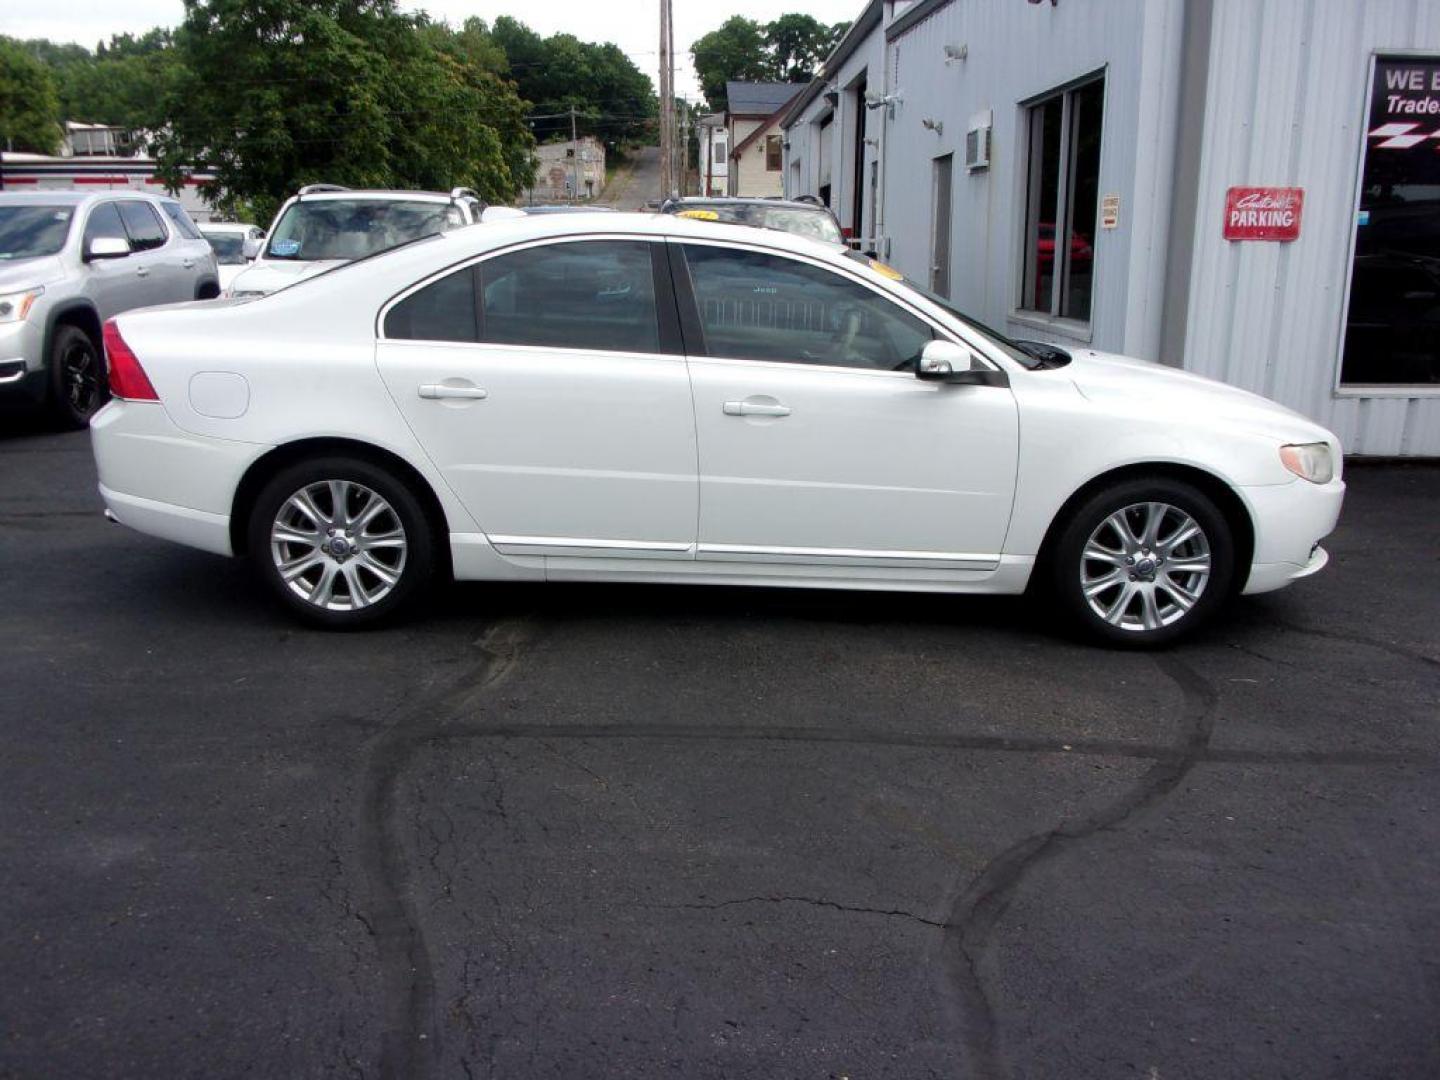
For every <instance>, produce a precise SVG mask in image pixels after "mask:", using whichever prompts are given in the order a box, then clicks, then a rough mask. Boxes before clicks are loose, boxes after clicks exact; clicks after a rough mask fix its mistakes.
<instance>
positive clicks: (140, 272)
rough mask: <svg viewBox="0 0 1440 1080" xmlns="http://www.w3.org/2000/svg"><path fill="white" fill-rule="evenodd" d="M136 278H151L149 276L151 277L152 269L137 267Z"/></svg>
mask: <svg viewBox="0 0 1440 1080" xmlns="http://www.w3.org/2000/svg"><path fill="white" fill-rule="evenodd" d="M135 276H136V277H149V276H150V268H149V267H148V266H137V267H136V268H135Z"/></svg>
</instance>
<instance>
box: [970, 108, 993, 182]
mask: <svg viewBox="0 0 1440 1080" xmlns="http://www.w3.org/2000/svg"><path fill="white" fill-rule="evenodd" d="M990 127H991V123H990V110H989V109H986V110H985V111H984V112H981V113H976V114H975V115H974V116H972V117H971V118H970V126H969V127H968V128H967V129H966V131H965V170H966V171H967V172H978V171H979V170H980V169H988V168H989V167H990Z"/></svg>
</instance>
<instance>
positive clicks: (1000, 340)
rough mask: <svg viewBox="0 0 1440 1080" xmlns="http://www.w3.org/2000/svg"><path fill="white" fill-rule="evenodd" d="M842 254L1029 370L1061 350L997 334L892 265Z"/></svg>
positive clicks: (1043, 364)
mask: <svg viewBox="0 0 1440 1080" xmlns="http://www.w3.org/2000/svg"><path fill="white" fill-rule="evenodd" d="M845 254H846V255H847V256H848V257H849V258H851V259H854V260H855V261H856V262H860V263H864V264H865V265H866V266H868V267H870V268H871V269H872V270H875V271H876V272H877V273H879V274H881V275H882V276H884V277H886V278H888V279H889V280H891V281H894V282H896V283H897V284H899V285H902V286H904V287H905V288H906V289H908V290H909V291H910V292H913V293H916V294H918V295H920V296H923V297H924V298H925V299H926V300H929V301H930V302H931V303H932V304H934V305H935V306H936V307H938V308H941V309H943V310H944V311H945V313H946V314H948V315H950V316H952V317H953V318H956V319H958V320H960V322H962V323H964V324H965V325H966V326H968V327H970V329H972V330H977V331H979V332H980V333H982V334H984V335H985V336H986V337H987V338H989V339H990V340H991V341H993V342H994V343H995V344H996V345H998V346H999V347H1000V348H1001V349H1003V350H1005V354H1006V355H1007V356H1009V357H1010V359H1012V360H1014V361H1015V362H1016V363H1017V364H1021V365H1023V366H1025V367H1027V368H1032V369H1033V368H1039V367H1045V366H1050V365H1048V360H1049V357H1050V355H1051V354H1052V353H1056V352H1060V350H1058V349H1055V348H1054V347H1053V346H1050V345H1041V344H1040V343H1038V342H1024V343H1022V342H1019V341H1013V340H1011V339H1010V338H1008V337H1006V336H1005V335H1004V334H1002V333H1000V331H998V330H992V329H990V327H988V326H986V325H985V324H984V323H982V322H980V321H979V320H977V319H973V318H971V317H970V316H969V315H966V314H965V312H963V311H961V310H960V309H959V308H957V307H956V306H955V305H954V304H952V303H951V302H950V301H949V300H947V299H946V298H945V297H943V296H941V295H940V294H939V293H935V292H931V291H930V290H929V289H927V288H925V287H924V286H923V285H917V284H915V282H913V281H911V280H910V279H909V278H907V277H903V276H902V275H901V274H900V273H899V272H898V271H896V270H895V269H893V268H892V267H889V266H885V265H884V264H883V263H877V262H876V261H875V260H874V259H872V258H870V257H869V256H866V255H862V254H860V253H859V252H858V251H847V252H846V253H845ZM1062 355H1063V354H1062ZM1067 359H1068V357H1067Z"/></svg>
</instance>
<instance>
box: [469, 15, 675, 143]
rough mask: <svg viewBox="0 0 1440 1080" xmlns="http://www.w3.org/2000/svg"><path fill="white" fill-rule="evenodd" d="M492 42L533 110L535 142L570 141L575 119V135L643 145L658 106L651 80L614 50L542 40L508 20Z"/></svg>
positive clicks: (571, 40)
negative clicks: (573, 113)
mask: <svg viewBox="0 0 1440 1080" xmlns="http://www.w3.org/2000/svg"><path fill="white" fill-rule="evenodd" d="M490 34H491V38H492V40H493V41H494V42H495V44H496V45H497V46H499V47H500V48H501V49H502V50H503V51H504V53H505V56H506V58H507V60H508V65H509V72H510V77H511V78H513V79H514V80H515V85H516V88H517V89H518V90H519V92H520V95H521V96H522V97H524V98H525V99H526V100H527V101H529V102H530V103H531V105H532V109H531V112H532V113H534V114H537V116H538V117H543V119H536V120H535V121H534V131H535V137H536V138H537V139H538V140H539V141H541V142H545V141H547V140H548V139H551V138H565V139H568V138H569V137H570V118H569V117H568V116H563V117H562V116H553V115H550V114H556V113H568V112H569V110H570V109H571V108H572V107H573V108H575V109H576V110H577V111H578V113H579V115H578V117H577V119H576V125H575V126H576V130H577V131H578V132H579V134H581V135H594V136H596V137H598V138H599V139H601V140H603V141H604V142H606V143H607V144H610V145H612V146H620V145H623V144H625V143H628V142H637V141H641V140H642V139H648V138H650V137H651V136H652V134H653V131H654V121H655V117H656V115H657V113H658V111H659V106H658V103H657V100H656V97H655V88H654V86H653V84H652V83H651V82H650V77H649V76H648V75H646V74H645V73H644V72H642V71H641V70H640V69H639V68H637V67H636V66H635V65H634V64H633V63H632V62H631V60H630V58H629V57H628V56H626V55H625V53H624V52H623V51H621V49H620V48H619V47H618V46H616V45H613V44H609V43H606V44H597V43H592V42H585V41H581V40H580V39H579V38H577V37H575V36H574V35H573V34H553V35H551V36H550V37H548V38H542V37H541V36H540V35H539V34H537V33H535V31H533V30H531V29H530V28H529V27H528V26H526V25H525V24H524V23H522V22H520V21H519V20H517V19H513V18H511V17H510V16H508V15H502V16H501V17H500V18H498V19H496V20H495V26H494V28H493V29H492V30H491V32H490Z"/></svg>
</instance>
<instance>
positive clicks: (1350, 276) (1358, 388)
mask: <svg viewBox="0 0 1440 1080" xmlns="http://www.w3.org/2000/svg"><path fill="white" fill-rule="evenodd" d="M1437 58H1440V49H1381V48H1377V49H1372V50H1370V55H1369V56H1368V57H1367V58H1366V64H1365V93H1364V95H1363V96H1362V100H1361V102H1360V108H1361V109H1362V110H1363V111H1362V112H1361V113H1360V114H1359V117H1358V123H1357V130H1358V131H1359V135H1358V136H1357V141H1356V146H1357V150H1358V153H1357V154H1356V156H1355V178H1354V187H1353V190H1352V194H1351V213H1350V237H1349V239H1348V240H1347V241H1346V244H1345V275H1344V278H1343V280H1342V287H1341V290H1340V315H1339V320H1338V322H1337V324H1336V332H1335V356H1334V359H1333V364H1334V369H1333V372H1332V374H1331V383H1330V397H1331V399H1332V400H1341V399H1348V400H1352V401H1353V400H1358V399H1363V398H1430V399H1434V398H1440V386H1436V385H1435V384H1433V383H1429V384H1427V383H1347V382H1345V381H1344V380H1343V378H1342V376H1343V374H1344V368H1345V332H1346V329H1347V327H1348V326H1349V322H1350V294H1351V292H1352V291H1353V289H1354V287H1355V248H1356V246H1357V245H1358V244H1359V242H1360V229H1359V225H1358V222H1357V218H1358V215H1359V213H1360V202H1361V199H1362V197H1363V195H1364V192H1365V160H1366V154H1367V153H1368V151H1369V148H1370V139H1369V133H1370V106H1371V103H1372V101H1373V100H1374V95H1375V67H1376V65H1377V64H1378V63H1380V62H1381V61H1383V60H1427V61H1434V60H1436V59H1437Z"/></svg>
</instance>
